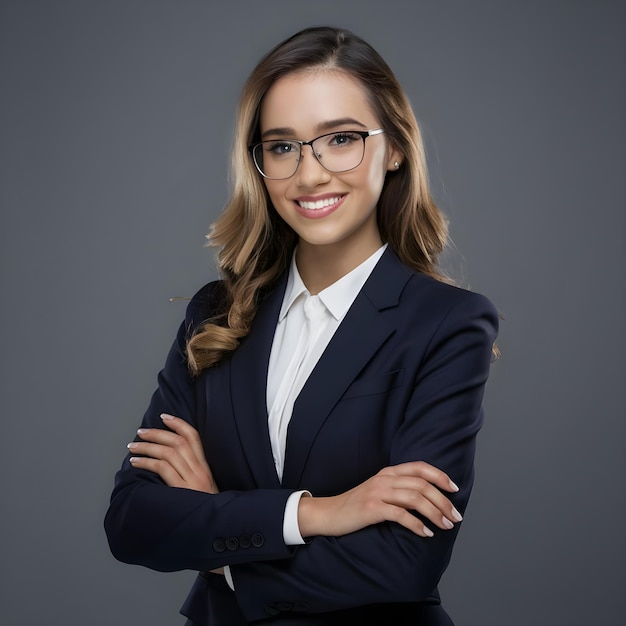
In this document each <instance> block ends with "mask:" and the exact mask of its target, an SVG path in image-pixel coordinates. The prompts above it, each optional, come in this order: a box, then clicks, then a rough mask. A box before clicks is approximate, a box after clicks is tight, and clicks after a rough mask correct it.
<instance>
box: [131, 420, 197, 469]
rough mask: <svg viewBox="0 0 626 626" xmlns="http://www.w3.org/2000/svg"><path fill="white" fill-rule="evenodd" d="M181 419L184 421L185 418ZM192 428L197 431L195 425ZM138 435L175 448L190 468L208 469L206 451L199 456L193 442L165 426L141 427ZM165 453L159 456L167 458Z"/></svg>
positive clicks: (146, 439) (145, 439) (143, 438)
mask: <svg viewBox="0 0 626 626" xmlns="http://www.w3.org/2000/svg"><path fill="white" fill-rule="evenodd" d="M177 419H178V418H177ZM179 421H181V422H184V420H179ZM184 423H186V422H184ZM190 428H191V429H192V430H194V431H195V429H194V428H193V427H190ZM137 435H138V436H139V437H140V438H141V439H142V440H144V441H149V442H152V443H155V444H159V445H162V446H164V447H168V448H171V449H172V450H175V451H176V452H177V453H178V454H179V455H180V457H181V459H183V460H184V461H185V463H186V464H187V467H188V468H190V469H191V468H198V467H200V468H202V469H203V470H204V471H206V470H207V467H208V466H207V463H206V459H205V457H204V453H203V452H202V453H201V454H200V456H198V454H197V452H196V450H195V449H194V448H193V447H192V445H191V443H190V442H189V441H188V439H187V438H186V437H185V436H183V435H179V434H178V433H175V432H172V431H170V430H166V429H164V428H140V429H139V430H138V431H137ZM129 445H130V444H129ZM129 449H130V448H129ZM141 454H143V453H141ZM163 454H165V452H162V453H161V454H159V455H158V458H165V457H164V456H162V455H163ZM148 456H153V454H151V453H150V454H148ZM177 469H179V471H180V470H183V469H184V468H183V467H182V466H181V467H180V468H177Z"/></svg>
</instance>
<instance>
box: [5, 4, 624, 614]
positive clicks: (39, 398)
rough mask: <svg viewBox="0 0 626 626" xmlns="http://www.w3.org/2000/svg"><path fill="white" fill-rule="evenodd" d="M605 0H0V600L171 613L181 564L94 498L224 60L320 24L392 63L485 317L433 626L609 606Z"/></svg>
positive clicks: (184, 265) (612, 549)
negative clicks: (479, 415) (466, 492)
mask: <svg viewBox="0 0 626 626" xmlns="http://www.w3.org/2000/svg"><path fill="white" fill-rule="evenodd" d="M625 13H626V11H625V3H624V2H617V1H615V2H610V1H593V2H592V1H591V0H589V1H587V2H581V1H579V2H575V1H569V2H568V1H562V2H558V1H555V0H549V1H543V0H542V1H536V0H533V1H529V0H526V1H524V2H521V1H520V2H514V1H495V0H494V1H491V2H489V1H485V0H479V1H473V2H466V1H463V0H457V1H445V2H442V1H435V0H433V1H415V2H410V1H408V0H407V1H405V2H401V1H393V0H386V1H385V2H366V1H347V2H338V1H336V0H333V1H325V0H318V1H317V2H294V1H293V0H289V1H282V0H265V1H264V2H243V1H235V0H231V1H229V2H215V3H212V2H208V1H200V0H197V1H193V0H178V1H175V0H170V1H157V0H153V1H140V0H129V1H101V2H93V1H80V0H76V1H60V0H59V1H52V0H51V1H40V2H35V1H32V0H20V1H18V0H13V1H6V0H4V1H2V2H1V3H0V72H1V74H0V80H1V83H0V132H1V137H0V139H1V141H0V159H1V162H0V166H1V175H2V180H1V191H0V194H1V195H0V199H1V203H2V206H1V218H2V221H1V235H0V237H1V239H0V255H1V280H2V285H1V292H0V293H1V298H2V306H1V309H0V311H1V315H2V320H1V323H0V333H1V337H0V340H1V344H0V345H1V353H0V354H1V365H2V371H1V376H0V384H1V385H2V390H1V396H0V398H1V407H2V437H1V440H0V445H1V455H0V458H1V462H2V465H1V468H0V470H1V475H2V479H3V480H2V515H1V517H0V542H1V546H0V547H1V557H0V575H1V578H2V581H1V584H0V623H1V624H3V625H7V626H39V625H48V626H57V625H59V626H73V625H81V626H82V625H85V624H88V625H90V626H100V625H103V626H111V625H116V626H126V625H128V626H130V625H133V626H140V625H144V624H145V625H150V626H174V625H176V624H181V623H182V622H183V621H184V620H182V618H181V617H180V616H179V615H178V608H179V606H180V604H181V603H182V601H183V599H184V597H185V595H186V592H187V589H188V587H189V586H190V583H191V580H192V578H193V574H192V573H190V572H182V573H175V574H160V573H156V572H151V571H148V570H145V569H143V568H140V567H131V566H127V565H123V564H121V563H117V562H116V561H115V560H114V559H113V558H112V556H111V555H110V553H109V552H108V547H107V544H106V539H105V535H104V532H103V529H102V519H103V516H104V513H105V510H106V506H107V501H108V497H109V493H110V490H111V487H112V481H113V475H114V472H115V471H116V469H117V467H118V466H119V463H120V462H121V459H122V457H123V455H124V452H125V447H124V446H125V444H126V442H127V441H129V440H130V439H131V438H132V437H133V434H134V430H135V428H136V427H137V425H138V422H139V420H140V418H141V415H142V414H143V411H144V409H145V407H146V405H147V402H148V398H149V396H150V394H151V392H152V390H153V388H154V386H155V383H156V373H157V371H158V369H159V368H160V367H161V364H162V362H163V360H164V357H165V354H166V351H167V348H168V346H169V344H170V342H171V341H172V339H173V337H174V334H175V330H176V328H177V325H178V323H179V321H180V319H181V318H182V315H183V312H184V307H185V303H184V301H175V302H173V303H170V302H169V300H168V298H169V297H171V296H178V295H181V296H189V295H191V294H192V293H193V292H194V291H195V290H196V289H197V288H198V287H199V286H200V285H202V284H203V283H204V282H206V281H207V280H208V279H210V278H212V277H214V275H215V273H214V268H213V254H214V252H213V251H212V250H208V249H206V248H205V247H204V239H203V236H204V234H205V232H206V231H207V229H208V227H209V224H210V222H211V221H212V220H213V219H214V217H215V216H216V214H217V213H218V211H219V210H220V209H221V207H222V206H223V204H224V203H225V201H226V198H227V193H228V188H229V186H228V166H227V157H228V153H229V144H230V140H231V134H232V128H233V119H234V108H235V103H236V100H237V97H238V93H239V89H240V87H241V84H242V82H243V80H244V78H245V77H246V76H247V74H248V72H249V71H250V69H251V68H252V66H253V65H254V63H255V62H256V61H257V60H258V58H259V57H260V55H261V54H262V53H263V52H265V51H266V50H267V49H268V48H269V47H270V46H272V45H274V44H275V43H277V42H278V41H279V40H280V39H282V38H283V37H285V36H287V35H290V34H291V33H292V32H294V31H295V30H297V29H299V28H301V27H304V26H309V25H314V24H322V23H330V24H334V25H342V26H346V27H349V28H352V29H353V30H354V31H355V32H357V33H358V34H360V35H361V36H363V37H364V38H365V39H367V40H369V41H370V42H371V43H372V44H373V45H374V46H375V47H376V48H377V49H378V50H379V51H380V52H381V53H382V54H383V56H384V57H385V58H386V59H387V60H388V62H389V63H390V65H391V66H392V67H393V68H394V69H395V70H396V72H397V74H398V76H399V78H400V80H401V82H402V83H403V84H404V85H405V87H406V90H407V92H408V93H409V96H410V98H411V100H412V102H413V104H414V106H415V108H416V111H417V115H418V118H419V119H420V121H421V123H422V125H423V129H424V133H425V136H426V141H427V147H428V154H429V160H430V165H431V175H432V181H433V186H434V189H435V192H436V196H437V199H438V201H439V202H440V204H441V206H442V207H443V208H444V210H445V212H446V213H447V215H448V216H449V217H450V219H451V230H452V236H453V239H454V242H455V248H454V249H453V250H452V251H451V253H450V254H449V255H448V256H447V260H446V263H447V266H448V267H449V268H450V269H451V271H452V272H453V273H454V275H455V277H456V278H457V279H458V280H459V282H460V283H461V284H463V285H465V286H469V287H471V288H473V289H475V290H478V291H481V292H483V293H485V294H487V295H488V296H490V297H491V298H492V300H493V301H494V303H495V304H496V305H497V306H498V307H499V309H500V310H501V311H502V313H503V315H504V316H505V317H506V320H505V321H503V323H502V332H501V335H500V339H499V343H500V347H501V350H502V352H503V357H502V359H501V360H500V361H499V362H498V363H497V364H496V365H495V366H494V368H493V375H492V378H491V380H490V383H489V387H488V397H487V401H486V412H487V421H486V425H485V428H484V430H483V432H482V434H481V437H480V443H479V451H478V458H477V466H478V475H477V484H476V488H475V492H474V496H473V499H472V501H471V503H470V507H469V510H468V514H467V516H466V522H465V523H464V526H463V529H462V531H461V534H460V537H459V541H458V543H457V548H456V551H455V554H454V557H453V561H452V564H451V565H450V567H449V569H448V571H447V573H446V574H445V576H444V579H443V581H442V586H441V588H442V593H443V597H444V600H445V604H446V606H447V607H448V609H449V611H450V613H451V615H452V616H453V617H454V619H455V620H456V623H457V626H491V625H493V626H503V625H507V626H516V625H520V626H522V625H523V626H528V625H529V624H532V625H533V626H541V625H546V626H560V625H567V626H577V625H581V626H583V625H584V626H587V625H591V624H593V625H594V626H595V625H604V626H609V625H617V624H618V623H619V624H621V623H623V622H622V621H621V619H623V616H624V614H625V609H626V605H625V597H626V594H624V581H625V579H626V577H625V571H624V570H625V567H624V560H625V557H626V551H625V546H624V530H623V527H624V514H625V500H624V487H623V483H624V478H625V477H626V472H625V471H624V470H625V469H626V468H625V455H624V444H625V443H626V437H625V423H626V420H625V419H624V417H625V414H624V413H625V412H624V406H625V403H624V400H625V393H624V388H625V383H626V377H625V376H624V374H625V366H624V349H625V348H626V346H625V332H624V326H625V324H624V320H625V319H626V315H625V306H624V300H625V298H624V296H625V293H624V292H625V281H624V268H625V267H626V264H625V258H624V257H625V249H624V243H623V241H624V236H625V234H626V232H625V231H626V229H625V218H624V213H625V206H624V205H625V199H626V184H625V180H626V174H625V172H626V168H625V165H626V148H625V145H626V129H625V126H626V122H625V114H624V111H625V110H626V80H625V73H626V72H625V69H626V50H625V48H626V44H625V38H624V32H625V28H624V27H625V24H626V20H625Z"/></svg>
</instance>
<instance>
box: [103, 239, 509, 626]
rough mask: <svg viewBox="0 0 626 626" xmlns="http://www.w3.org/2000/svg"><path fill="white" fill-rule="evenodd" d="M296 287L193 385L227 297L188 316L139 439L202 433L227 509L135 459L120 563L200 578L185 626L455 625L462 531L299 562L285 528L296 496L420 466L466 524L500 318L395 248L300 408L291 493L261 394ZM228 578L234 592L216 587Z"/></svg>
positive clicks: (290, 444)
mask: <svg viewBox="0 0 626 626" xmlns="http://www.w3.org/2000/svg"><path fill="white" fill-rule="evenodd" d="M285 285H286V277H285V279H284V280H282V281H281V282H280V283H279V284H278V285H277V286H276V287H275V288H274V289H273V290H272V291H271V292H270V293H269V295H268V296H267V297H266V299H265V300H264V301H263V303H262V305H261V306H260V308H259V310H258V313H257V315H256V317H255V319H254V322H253V325H252V328H251V331H250V333H249V335H248V336H247V337H246V338H245V339H243V340H242V342H241V344H240V346H239V348H238V349H237V350H236V351H235V352H234V353H233V354H232V356H230V357H229V358H228V359H226V360H225V361H223V362H222V363H221V364H219V365H218V366H216V367H212V368H209V369H207V370H205V371H204V372H202V373H201V374H200V375H199V376H198V377H196V378H192V377H190V376H189V374H188V371H187V366H186V362H185V357H184V347H185V341H186V338H187V337H188V334H189V332H190V329H192V328H193V327H194V326H196V325H197V324H199V323H201V322H202V321H203V320H205V319H207V318H208V317H209V316H210V315H211V313H212V312H214V311H215V308H216V307H217V306H219V300H220V294H221V291H222V290H221V284H220V283H219V282H215V283H210V284H209V285H207V286H205V287H204V288H203V289H202V290H200V291H199V292H198V294H196V296H195V297H194V298H193V299H192V301H191V303H190V304H189V307H188V309H187V317H186V320H185V322H184V324H183V325H181V328H180V329H179V332H178V336H177V338H176V341H175V342H174V345H173V347H172V349H171V351H170V353H169V355H168V357H167V361H166V364H165V367H164V368H163V370H162V371H161V372H160V374H159V377H158V389H157V390H156V392H155V393H154V395H153V397H152V401H151V403H150V406H149V408H148V410H147V412H146V414H145V416H144V419H143V422H142V426H143V427H146V428H161V427H163V425H162V422H161V420H160V419H159V415H160V413H162V412H167V413H171V414H173V415H177V416H179V417H182V418H184V419H186V420H188V421H189V422H190V423H191V424H192V425H193V426H194V427H196V428H197V429H198V431H199V433H200V436H201V438H202V441H203V444H204V448H205V453H206V456H207V460H208V462H209V464H210V466H211V468H212V470H213V474H214V476H215V479H216V481H217V484H218V486H219V489H220V493H219V494H206V493H201V492H196V491H192V490H187V489H179V488H171V487H167V486H166V485H164V484H163V483H162V481H161V479H160V478H159V477H158V476H156V475H155V474H152V473H150V472H146V471H141V470H136V469H133V468H132V467H131V466H130V464H129V462H128V457H127V458H126V460H125V461H124V463H123V466H122V468H121V470H120V471H119V472H118V474H117V475H116V481H115V488H114V491H113V494H112V498H111V503H110V507H109V510H108V512H107V516H106V520H105V528H106V532H107V536H108V539H109V544H110V547H111V550H112V552H113V554H114V555H115V556H116V558H118V559H120V560H122V561H124V562H127V563H137V564H141V565H144V566H147V567H150V568H153V569H156V570H159V571H173V570H180V569H193V570H198V571H199V572H200V575H199V577H198V579H197V581H196V584H195V585H194V588H193V589H192V591H191V593H190V595H189V597H188V599H187V601H186V603H185V606H184V607H183V609H182V610H181V611H182V612H183V614H185V615H186V616H188V617H189V618H190V620H191V621H192V622H193V624H198V625H209V624H210V625H211V626H215V625H219V626H222V625H224V626H234V625H237V624H247V623H250V622H255V621H257V620H263V621H262V623H272V624H273V623H276V624H294V625H295V624H303V625H304V624H309V625H311V624H318V623H320V624H321V623H323V624H331V623H337V624H339V623H341V624H345V623H346V622H347V621H352V620H354V619H356V620H357V621H359V619H360V618H361V617H363V616H367V618H368V619H370V621H369V622H367V623H375V620H374V622H372V621H371V618H372V616H376V615H380V621H381V623H393V624H402V623H407V624H408V623H410V624H412V625H413V626H426V625H428V626H442V625H444V624H451V621H450V620H449V618H448V617H447V615H446V614H445V612H444V611H443V609H441V607H440V602H439V596H438V592H437V584H438V581H439V579H440V577H441V575H442V574H443V572H444V570H445V569H446V566H447V565H448V562H449V560H450V556H451V552H452V547H453V544H454V540H455V537H456V535H457V532H458V525H457V526H456V527H455V529H453V530H448V531H441V530H438V529H436V528H434V529H433V530H434V531H435V536H434V537H433V538H421V537H418V536H416V535H414V534H412V533H411V532H409V531H408V530H406V529H405V528H404V527H401V526H399V525H398V524H395V523H381V524H376V525H372V526H369V527H367V528H364V529H362V530H360V531H358V532H354V533H351V534H349V535H345V536H342V537H314V538H312V539H310V540H309V541H308V542H307V543H306V544H305V545H303V546H287V545H285V543H284V541H283V531H282V525H283V514H284V508H285V503H286V500H287V498H288V497H289V495H290V494H291V493H293V491H294V490H297V489H308V490H310V491H311V492H312V493H313V495H314V496H324V495H333V494H338V493H342V492H344V491H346V490H348V489H350V488H352V487H354V486H355V485H357V484H359V483H361V482H363V481H364V480H366V479H368V478H369V477H371V476H373V475H374V474H375V473H376V472H378V471H379V470H380V469H381V468H383V467H385V466H388V465H392V464H397V463H402V462H405V461H413V460H423V461H426V462H429V463H432V464H433V465H435V466H437V467H439V468H441V469H443V470H444V471H446V472H447V473H448V474H449V475H450V477H451V478H452V480H454V481H455V482H456V484H457V485H459V487H460V491H459V492H458V493H457V494H454V495H453V496H451V499H452V500H453V502H454V504H455V506H456V507H457V509H459V510H460V511H461V512H463V511H464V509H465V506H466V504H467V501H468V498H469V495H470V490H471V487H472V483H473V461H474V449H475V440H476V435H477V433H478V431H479V429H480V427H481V424H482V420H483V413H482V408H481V403H482V398H483V391H484V386H485V383H486V381H487V378H488V374H489V369H490V365H491V350H492V345H493V342H494V340H495V337H496V333H497V327H498V316H497V313H496V311H495V309H494V307H493V305H492V304H491V303H490V302H489V300H487V299H486V298H485V297H483V296H481V295H479V294H476V293H472V292H469V291H466V290H464V289H460V288H457V287H453V286H450V285H447V284H444V283H441V282H439V281H436V280H434V279H431V278H429V277H427V276H425V275H422V274H419V273H416V272H414V271H412V270H410V269H408V268H407V267H406V266H404V265H403V264H402V263H401V262H400V261H399V259H398V258H397V257H396V255H395V254H394V252H393V251H392V250H391V249H389V248H388V249H387V250H386V252H385V253H384V255H383V256H382V257H381V259H380V261H379V262H378V264H377V265H376V267H375V268H374V270H373V272H372V274H371V275H370V277H369V279H368V280H367V282H366V283H365V285H364V287H363V289H362V290H361V292H360V293H359V295H358V296H357V298H356V300H355V301H354V303H353V305H352V307H351V308H350V310H349V311H348V313H347V315H346V317H345V318H344V320H343V322H342V323H341V325H340V327H339V328H338V330H337V332H336V333H335V335H334V336H333V338H332V340H331V342H330V343H329V345H328V347H327V349H326V350H325V352H324V353H323V355H322V356H321V358H320V360H319V362H318V363H317V365H316V367H315V369H314V370H313V372H312V373H311V375H310V377H309V379H308V381H307V382H306V384H305V386H304V388H303V389H302V391H301V393H300V395H299V397H298V399H297V401H296V404H295V406H294V410H293V415H292V419H291V422H290V424H289V430H288V435H287V446H286V456H285V466H284V473H283V480H282V483H281V482H280V481H279V479H278V477H277V474H276V470H275V468H274V463H273V457H272V451H271V446H270V440H269V435H268V428H267V409H266V399H265V388H266V380H267V369H268V361H269V354H270V349H271V346H272V339H273V334H274V330H275V327H276V322H277V318H278V313H279V310H280V307H281V304H282V298H283V294H284V290H285ZM447 495H448V494H447ZM431 528H432V525H431ZM224 565H229V566H230V567H231V572H232V575H233V579H234V584H235V592H232V591H231V590H230V589H229V588H228V587H227V585H226V584H225V582H224V578H223V577H222V576H218V575H216V574H209V573H208V571H209V570H211V569H214V568H218V567H221V566H224ZM377 611H378V612H379V613H377ZM392 614H393V615H395V617H392V618H391V620H390V615H392ZM333 620H335V621H333ZM363 621H365V620H363Z"/></svg>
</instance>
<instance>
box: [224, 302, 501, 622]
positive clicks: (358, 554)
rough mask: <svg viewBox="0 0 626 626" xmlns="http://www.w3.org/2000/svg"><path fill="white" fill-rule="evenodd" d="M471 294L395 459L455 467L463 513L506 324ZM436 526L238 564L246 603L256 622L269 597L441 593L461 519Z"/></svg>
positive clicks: (326, 542)
mask: <svg viewBox="0 0 626 626" xmlns="http://www.w3.org/2000/svg"><path fill="white" fill-rule="evenodd" d="M466 293H467V295H464V296H463V297H462V298H460V300H458V301H457V302H456V303H455V304H454V305H453V306H451V307H450V308H449V309H448V310H447V312H445V313H444V315H443V316H442V319H441V322H440V323H439V324H438V326H436V330H435V331H434V333H433V334H432V336H431V338H430V341H429V343H428V347H427V350H426V353H425V356H424V358H423V361H422V362H421V363H420V366H419V368H418V369H417V375H416V377H415V379H414V380H412V381H411V385H412V391H411V393H410V399H409V401H408V403H407V405H406V410H405V413H404V416H403V419H402V422H401V426H400V428H399V429H398V430H397V431H396V433H395V436H394V439H393V444H392V450H391V464H397V463H402V462H405V461H411V460H424V461H427V462H429V463H432V464H433V465H435V466H436V467H439V468H441V469H443V470H444V471H447V472H448V473H449V475H451V476H452V477H453V480H454V481H455V482H456V483H457V484H458V485H459V487H460V491H459V492H458V493H457V494H454V496H451V499H452V500H453V502H454V504H455V506H456V507H457V508H458V509H459V510H460V511H461V512H463V511H464V510H465V506H466V504H467V501H468V498H469V495H470V491H471V487H472V483H473V463H474V449H475V439H476V435H477V433H478V431H479V429H480V427H481V424H482V408H481V405H482V398H483V392H484V387H485V383H486V381H487V378H488V374H489V370H490V367H491V361H492V346H493V342H494V340H495V337H496V334H497V329H498V316H497V314H496V311H495V310H494V307H493V305H492V304H491V303H490V302H489V300H487V299H486V298H484V297H483V296H480V295H478V294H473V293H470V292H466ZM446 495H448V494H446ZM431 528H432V525H431ZM434 532H435V536H434V537H433V538H421V537H419V536H417V535H414V534H413V533H411V532H410V531H408V530H407V529H405V528H404V527H402V526H400V525H398V524H395V523H381V524H377V525H373V526H368V527H366V528H364V529H362V530H360V531H358V532H355V533H351V534H349V535H345V536H342V537H315V538H313V539H312V540H311V541H310V542H309V543H308V544H306V545H304V546H301V547H299V548H298V549H297V551H296V552H295V554H294V555H293V557H292V558H290V559H285V560H281V561H274V562H257V563H247V564H244V565H238V566H235V567H233V568H231V571H232V574H233V579H234V583H235V592H236V596H237V602H238V604H239V605H240V607H241V609H242V611H243V613H244V615H245V616H246V618H247V619H249V620H254V619H260V618H263V617H267V606H268V604H269V605H278V606H280V605H281V602H282V603H287V605H288V606H299V607H301V608H302V610H304V611H310V612H313V613H317V612H325V611H334V610H339V609H344V608H349V607H353V606H357V605H362V604H363V603H364V599H367V603H388V602H419V601H423V600H425V599H427V598H429V597H432V596H433V594H436V586H437V584H438V582H439V579H440V577H441V575H442V574H443V572H444V570H445V569H446V567H447V565H448V562H449V560H450V556H451V553H452V548H453V544H454V541H455V538H456V535H457V533H458V525H456V527H455V529H453V530H448V531H442V530H438V529H437V528H434Z"/></svg>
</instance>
